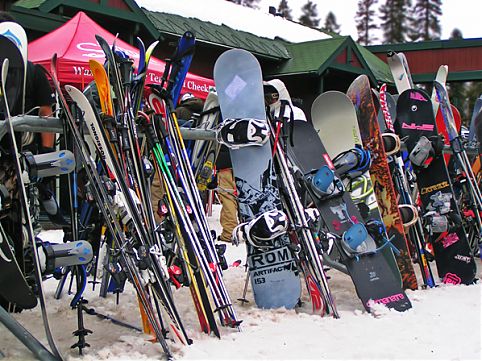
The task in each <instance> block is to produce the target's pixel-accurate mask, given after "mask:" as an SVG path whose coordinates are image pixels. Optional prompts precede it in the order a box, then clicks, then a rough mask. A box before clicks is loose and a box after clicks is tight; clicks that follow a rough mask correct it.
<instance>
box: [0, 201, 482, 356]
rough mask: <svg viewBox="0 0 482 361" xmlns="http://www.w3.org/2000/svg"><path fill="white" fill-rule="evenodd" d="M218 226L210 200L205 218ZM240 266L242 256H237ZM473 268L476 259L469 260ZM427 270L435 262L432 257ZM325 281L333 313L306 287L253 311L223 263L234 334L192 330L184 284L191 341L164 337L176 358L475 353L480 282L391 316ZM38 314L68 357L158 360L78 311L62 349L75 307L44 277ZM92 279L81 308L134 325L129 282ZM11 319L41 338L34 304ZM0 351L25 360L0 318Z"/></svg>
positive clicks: (339, 280) (156, 350) (144, 343)
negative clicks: (103, 285)
mask: <svg viewBox="0 0 482 361" xmlns="http://www.w3.org/2000/svg"><path fill="white" fill-rule="evenodd" d="M210 222H211V224H212V226H213V228H215V229H217V230H218V231H219V229H220V226H219V206H215V207H214V214H213V217H211V218H210ZM42 237H43V238H44V239H49V240H54V239H61V237H62V234H61V231H49V232H44V233H43V234H42ZM244 257H245V249H244V247H243V246H240V247H233V246H229V247H228V250H227V260H228V263H229V264H232V263H233V262H234V261H236V260H238V259H242V260H243V261H244ZM243 263H244V262H243ZM478 265H479V270H480V261H478ZM432 267H433V268H434V270H435V265H434V264H432ZM328 275H329V276H330V277H331V279H330V285H331V289H332V291H333V294H334V296H335V298H336V302H337V306H338V309H339V312H340V316H341V318H340V319H333V318H330V317H324V318H321V317H319V316H316V315H312V314H311V305H310V303H309V299H308V297H307V295H306V294H304V296H303V300H304V301H305V302H304V305H303V306H302V307H301V308H300V309H298V310H296V311H294V310H285V309H277V310H260V309H257V308H256V307H255V306H254V302H253V301H252V299H253V298H252V295H251V291H250V290H249V289H248V294H247V298H248V299H249V300H251V302H250V303H249V304H247V305H244V306H242V305H241V304H240V302H238V301H236V299H237V298H239V297H241V295H242V292H243V287H244V281H245V277H246V274H245V273H244V267H242V266H240V267H230V268H229V269H228V270H227V271H225V280H226V284H227V285H228V288H229V291H230V295H231V297H232V299H233V302H234V303H235V307H236V311H237V312H238V315H239V318H240V319H243V323H242V331H241V332H237V331H236V330H233V329H227V328H223V329H221V333H222V338H221V339H220V340H219V339H217V338H215V337H209V336H207V335H204V334H202V333H201V332H200V331H199V326H198V323H197V317H196V314H195V312H194V309H193V306H192V302H191V298H190V295H189V291H188V290H187V289H183V290H180V291H175V297H176V301H177V305H178V308H179V311H180V314H181V315H182V318H183V320H184V323H185V325H186V328H187V330H188V332H189V335H190V337H191V338H192V339H193V340H194V343H193V344H192V345H191V346H182V345H178V344H174V343H171V348H172V351H173V353H174V355H175V357H176V358H177V359H185V360H227V359H229V360H250V359H253V360H254V359H270V360H271V359H277V360H291V359H317V360H334V359H336V360H340V359H341V360H347V359H349V360H352V359H365V360H387V359H391V360H396V359H404V360H440V359H444V360H445V359H447V360H468V359H475V360H480V359H481V356H482V355H481V354H482V351H481V297H482V295H481V292H482V287H481V285H480V284H477V285H473V286H451V285H440V286H439V287H437V288H435V289H428V290H419V291H408V296H409V297H410V299H411V301H412V304H413V309H411V310H409V311H407V312H404V313H398V312H396V311H390V310H388V309H386V308H384V307H383V306H379V307H377V308H376V312H375V315H372V314H368V313H367V312H365V311H364V309H363V306H362V305H361V302H360V301H359V299H358V298H357V296H356V293H355V290H354V287H353V284H352V283H351V280H350V278H349V277H348V276H346V275H344V274H341V273H339V272H337V271H335V270H330V271H328ZM45 286H46V290H47V291H46V293H47V298H48V305H47V307H48V311H49V314H50V321H51V326H52V329H53V333H54V336H55V338H56V341H57V342H58V344H59V346H60V348H61V351H62V352H63V354H64V355H65V356H66V358H67V359H68V360H83V361H86V360H89V361H90V360H155V359H162V358H163V355H162V350H161V348H160V346H159V345H158V344H153V343H151V342H150V341H149V338H148V337H147V336H145V335H142V334H140V333H137V332H135V331H131V330H129V329H126V328H123V327H120V326H117V325H114V324H112V323H111V322H110V321H104V320H99V319H98V318H96V317H95V316H89V315H85V327H86V328H89V329H91V330H93V331H94V333H93V334H92V335H88V336H87V339H86V340H87V342H88V343H90V345H91V347H90V348H87V349H85V350H84V353H85V356H84V357H82V358H81V357H79V356H78V352H77V351H76V350H71V349H70V346H71V345H72V344H73V343H75V342H76V338H74V337H73V336H72V331H74V330H75V329H76V328H77V325H76V322H77V320H76V317H77V316H76V312H75V311H74V310H71V309H70V307H69V302H70V300H71V297H72V296H69V295H67V293H66V292H64V295H63V298H62V299H61V300H55V299H54V298H53V293H54V290H55V288H56V286H57V282H56V281H55V280H49V281H47V282H46V283H45ZM97 294H98V289H97V290H96V291H95V292H93V291H92V286H90V287H89V289H88V291H87V292H86V298H87V299H88V300H89V301H90V302H89V306H90V307H94V308H95V309H96V310H97V311H99V312H103V313H107V314H109V315H111V316H114V317H116V318H118V319H119V320H122V321H125V322H128V323H131V324H134V325H136V326H139V325H140V319H139V313H138V306H137V299H136V296H135V293H134V291H133V289H132V287H131V286H130V285H129V286H128V287H127V288H126V291H125V292H124V294H122V295H121V297H120V304H119V305H116V304H115V298H114V297H113V296H109V297H108V298H107V299H101V298H98V297H97ZM15 317H16V318H17V319H18V320H19V321H20V322H21V323H22V324H24V325H25V326H26V327H27V328H28V329H29V330H30V331H31V332H32V333H33V334H34V335H36V336H37V337H39V338H40V339H41V340H42V341H43V342H45V341H46V340H45V336H44V333H43V326H42V322H41V316H40V312H39V309H38V308H37V309H34V310H31V311H24V312H22V313H20V314H16V315H15ZM0 351H1V352H3V353H4V354H5V356H6V360H29V359H33V358H32V356H31V354H30V353H29V352H28V351H27V350H26V349H25V347H23V345H21V344H20V343H19V342H18V341H17V340H15V339H14V338H13V337H12V336H11V335H10V334H8V332H6V330H5V329H4V327H3V326H1V325H0Z"/></svg>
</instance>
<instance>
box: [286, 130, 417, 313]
mask: <svg viewBox="0 0 482 361" xmlns="http://www.w3.org/2000/svg"><path fill="white" fill-rule="evenodd" d="M293 128H294V129H293V143H291V144H289V156H290V158H291V159H292V161H293V162H294V163H295V164H296V165H297V166H298V167H299V168H300V170H301V172H302V173H303V177H299V181H300V183H301V186H302V187H301V188H303V189H305V190H306V192H307V194H306V196H307V197H309V199H310V200H311V201H313V202H314V204H315V205H316V208H318V210H319V211H320V214H321V217H322V219H323V221H324V223H325V225H326V227H327V228H328V230H329V232H331V233H333V234H336V235H338V236H342V235H343V233H344V232H345V231H346V230H347V229H349V228H350V226H351V225H352V223H353V222H354V223H358V222H361V221H362V217H361V216H360V213H359V211H358V208H357V207H356V206H355V204H354V203H353V201H352V199H351V197H350V194H349V193H348V192H343V193H342V194H340V195H339V196H335V197H333V198H329V199H327V200H320V199H319V198H318V197H317V196H316V194H315V192H313V188H312V186H311V180H310V177H311V175H312V174H313V171H316V170H318V169H320V168H321V167H323V166H328V167H330V168H331V169H333V164H332V162H331V159H330V158H329V156H328V154H327V152H326V150H325V148H324V146H323V144H322V143H321V140H320V138H319V136H318V133H317V132H316V130H315V129H314V128H313V126H312V125H311V124H309V123H306V122H301V121H295V122H294V124H293ZM288 143H289V142H288ZM336 246H337V248H338V252H339V254H340V256H341V260H342V262H343V264H344V265H345V266H346V268H347V270H348V273H349V275H350V277H351V278H352V280H353V283H354V285H355V288H356V292H357V294H358V297H360V299H361V301H362V303H363V306H364V307H365V308H366V309H367V310H368V311H370V307H369V302H370V300H373V301H374V302H376V303H382V304H385V305H386V306H387V307H389V308H394V309H395V310H397V311H405V310H407V309H409V308H411V303H410V301H409V299H408V297H407V296H406V294H405V292H404V291H403V289H402V287H401V284H400V277H396V276H395V275H394V273H393V270H392V268H391V267H390V265H389V264H388V262H387V260H386V258H385V257H384V256H383V253H382V252H384V251H385V250H384V249H382V250H378V251H377V252H376V253H372V254H364V255H360V256H359V257H350V256H348V255H347V253H345V251H344V250H343V248H342V246H341V241H340V240H337V241H336ZM387 247H388V246H387ZM386 251H388V252H391V250H389V249H388V248H387V249H386ZM392 257H393V255H392Z"/></svg>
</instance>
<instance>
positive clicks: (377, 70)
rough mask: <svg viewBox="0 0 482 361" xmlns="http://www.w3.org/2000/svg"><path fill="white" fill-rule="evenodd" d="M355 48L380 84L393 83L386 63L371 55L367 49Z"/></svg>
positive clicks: (358, 46)
mask: <svg viewBox="0 0 482 361" xmlns="http://www.w3.org/2000/svg"><path fill="white" fill-rule="evenodd" d="M356 47H357V48H358V50H359V51H360V53H361V54H362V56H363V59H364V60H365V61H366V63H367V65H368V66H369V68H370V70H371V71H372V72H373V75H374V76H375V78H376V79H377V80H378V81H379V82H381V83H393V82H394V81H393V76H392V72H391V71H390V67H389V66H388V64H387V63H385V62H384V61H383V60H382V59H380V58H379V57H378V56H376V55H375V54H373V53H372V52H371V51H370V50H368V49H367V48H365V47H363V46H361V45H359V44H356Z"/></svg>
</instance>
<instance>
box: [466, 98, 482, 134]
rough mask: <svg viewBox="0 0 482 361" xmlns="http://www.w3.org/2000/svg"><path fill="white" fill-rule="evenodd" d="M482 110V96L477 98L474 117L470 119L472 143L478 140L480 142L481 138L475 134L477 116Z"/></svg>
mask: <svg viewBox="0 0 482 361" xmlns="http://www.w3.org/2000/svg"><path fill="white" fill-rule="evenodd" d="M481 109H482V95H481V96H479V97H478V98H477V100H476V101H475V104H474V109H473V110H472V116H471V118H470V126H469V142H472V141H474V140H478V141H479V142H480V138H477V137H476V134H475V119H476V118H477V115H479V113H480V110H481ZM481 143H482V142H481Z"/></svg>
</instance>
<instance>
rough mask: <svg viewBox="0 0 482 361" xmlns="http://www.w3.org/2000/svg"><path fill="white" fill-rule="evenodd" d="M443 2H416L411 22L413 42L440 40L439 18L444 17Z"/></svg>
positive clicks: (421, 0) (419, 0)
mask: <svg viewBox="0 0 482 361" xmlns="http://www.w3.org/2000/svg"><path fill="white" fill-rule="evenodd" d="M441 6H442V0H415V5H414V7H413V9H412V13H413V18H412V20H411V24H412V26H411V31H412V36H411V37H410V38H411V39H412V40H413V41H417V40H418V41H426V40H436V39H440V35H441V27H440V21H439V17H440V16H441V15H442V9H441Z"/></svg>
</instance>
